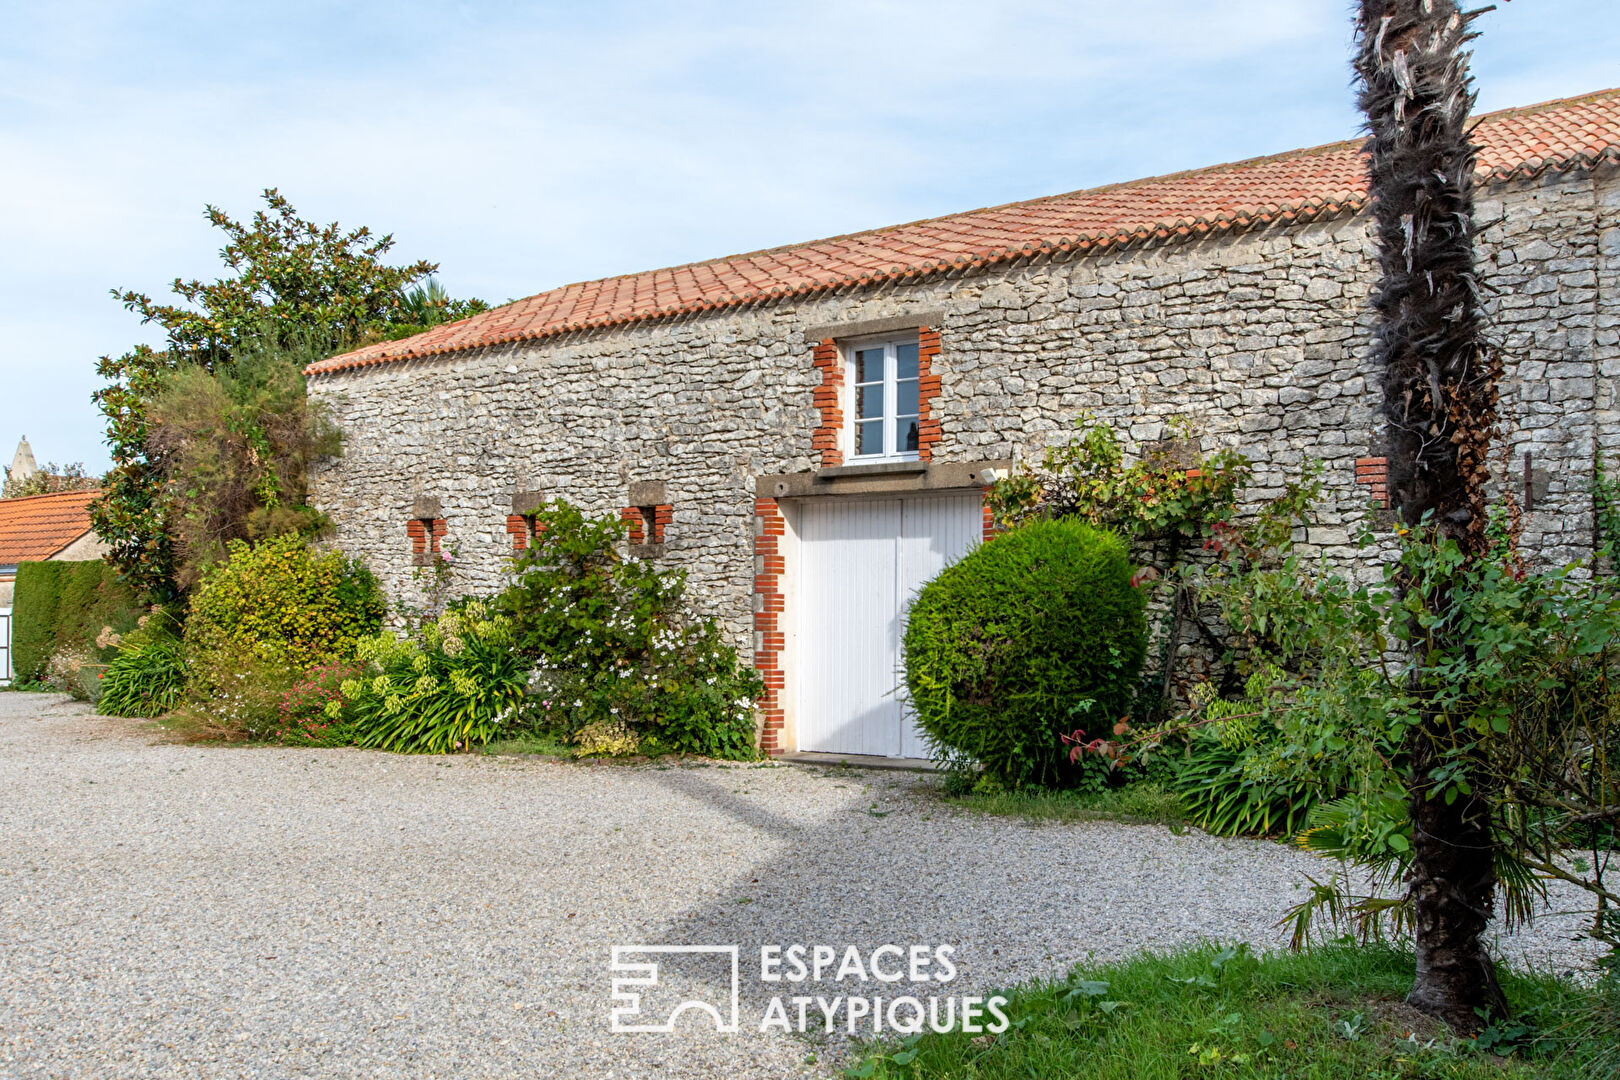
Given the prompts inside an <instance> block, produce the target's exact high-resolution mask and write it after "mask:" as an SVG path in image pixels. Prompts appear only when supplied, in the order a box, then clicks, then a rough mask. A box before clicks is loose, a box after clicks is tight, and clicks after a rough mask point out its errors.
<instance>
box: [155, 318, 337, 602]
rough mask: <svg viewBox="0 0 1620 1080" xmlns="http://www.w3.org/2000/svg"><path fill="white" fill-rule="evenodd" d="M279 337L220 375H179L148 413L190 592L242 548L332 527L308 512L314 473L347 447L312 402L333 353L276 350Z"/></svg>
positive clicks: (219, 367)
mask: <svg viewBox="0 0 1620 1080" xmlns="http://www.w3.org/2000/svg"><path fill="white" fill-rule="evenodd" d="M275 337H276V330H275V329H274V328H272V327H266V328H265V329H264V331H263V333H262V334H260V335H259V336H257V337H254V338H248V339H246V340H244V341H242V342H241V343H240V344H238V345H237V347H236V348H235V349H233V350H232V352H231V356H230V358H229V359H228V360H221V361H219V362H217V363H215V364H214V365H213V366H212V368H211V369H210V368H205V367H202V366H201V365H197V364H191V365H186V366H183V367H181V368H179V369H177V370H175V371H174V372H172V373H170V374H169V375H168V376H166V378H165V379H164V380H163V383H162V386H161V388H160V389H159V390H158V391H157V392H156V393H155V395H154V396H153V398H152V400H151V401H150V403H149V404H148V406H147V417H148V425H149V426H148V434H147V447H148V450H149V451H150V452H151V453H153V454H155V455H157V457H158V459H159V460H161V462H162V465H163V470H162V485H161V491H160V494H159V496H158V497H159V499H160V502H161V507H162V511H163V515H164V520H165V521H166V523H167V528H168V543H169V545H170V547H171V548H172V552H173V558H174V577H175V582H176V584H177V585H179V586H180V588H181V589H183V590H188V591H189V590H191V589H192V588H194V587H195V586H196V585H197V584H198V582H199V581H200V580H201V579H202V575H203V573H204V572H205V571H206V570H207V569H208V567H209V566H211V565H213V564H214V563H217V562H219V561H221V560H222V559H224V558H225V557H226V554H227V545H228V544H229V543H230V542H231V541H232V540H246V541H250V542H255V541H259V540H263V539H266V538H269V537H273V536H278V535H281V534H283V533H297V534H299V535H301V536H304V537H306V538H313V537H315V536H316V535H318V534H320V533H321V532H323V531H324V530H325V529H326V528H327V526H328V521H327V519H326V517H325V515H324V514H322V513H320V512H318V511H316V510H314V509H313V508H311V507H310V506H308V505H307V498H308V473H309V470H310V468H311V466H312V465H313V464H314V463H315V461H317V460H318V459H320V458H323V457H330V456H334V455H336V454H337V453H338V451H339V449H340V447H341V440H340V438H339V434H338V431H337V428H336V427H335V426H333V425H332V423H331V422H330V421H329V420H328V419H327V417H326V414H325V413H324V411H322V410H321V409H319V408H317V407H316V405H315V404H314V403H311V402H309V401H308V399H307V398H306V396H305V393H304V373H303V369H304V366H305V365H306V364H309V363H311V362H313V361H315V360H319V359H322V358H323V357H325V356H326V355H327V354H328V350H327V348H326V347H324V345H323V344H322V343H320V342H298V343H288V344H282V345H276V346H271V345H268V344H266V342H270V341H273V340H274V339H275Z"/></svg>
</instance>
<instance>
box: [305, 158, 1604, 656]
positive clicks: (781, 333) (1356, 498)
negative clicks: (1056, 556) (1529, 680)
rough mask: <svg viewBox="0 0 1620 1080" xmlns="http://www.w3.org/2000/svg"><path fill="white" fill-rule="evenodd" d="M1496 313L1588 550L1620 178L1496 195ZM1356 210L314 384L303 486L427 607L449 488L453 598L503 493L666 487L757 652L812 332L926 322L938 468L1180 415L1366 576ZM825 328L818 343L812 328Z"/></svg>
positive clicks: (1367, 253)
mask: <svg viewBox="0 0 1620 1080" xmlns="http://www.w3.org/2000/svg"><path fill="white" fill-rule="evenodd" d="M1481 219H1482V221H1487V222H1489V226H1488V228H1486V230H1485V231H1484V233H1483V235H1482V242H1483V250H1484V254H1485V261H1484V265H1483V266H1482V270H1483V273H1484V276H1485V279H1486V283H1487V285H1488V286H1489V287H1490V288H1491V289H1492V291H1491V293H1490V294H1489V296H1488V302H1487V308H1488V310H1489V312H1490V314H1491V316H1492V318H1493V319H1494V321H1495V325H1496V327H1497V329H1498V334H1499V336H1500V339H1501V342H1502V345H1503V347H1504V348H1505V350H1506V355H1507V357H1508V360H1509V381H1508V387H1507V390H1508V399H1509V403H1510V406H1511V410H1512V412H1513V415H1514V417H1515V420H1516V424H1517V426H1516V427H1515V428H1514V430H1513V431H1512V432H1511V435H1510V438H1511V444H1510V446H1511V451H1512V454H1513V456H1512V458H1511V460H1510V461H1509V463H1508V465H1509V470H1508V471H1509V472H1510V473H1511V474H1512V475H1511V476H1510V478H1509V482H1511V483H1514V484H1515V485H1516V487H1515V490H1516V491H1517V490H1521V489H1522V482H1523V477H1522V475H1521V474H1522V458H1523V454H1524V452H1526V451H1528V452H1529V453H1530V454H1531V461H1532V468H1533V469H1534V470H1536V478H1537V480H1538V483H1539V488H1540V489H1541V490H1538V493H1537V497H1536V502H1535V510H1534V512H1533V513H1532V514H1531V515H1530V517H1529V525H1528V530H1527V535H1526V540H1527V542H1528V544H1529V546H1530V547H1531V548H1532V549H1534V550H1535V551H1537V552H1538V553H1539V556H1540V557H1541V558H1543V559H1546V560H1548V561H1563V560H1566V559H1569V558H1573V557H1576V556H1578V555H1579V554H1580V553H1581V551H1582V550H1583V549H1586V550H1589V545H1590V542H1591V534H1592V520H1591V511H1590V497H1589V494H1588V492H1587V486H1588V484H1589V478H1590V475H1591V468H1590V464H1591V461H1592V456H1593V452H1594V449H1595V448H1596V447H1597V446H1598V445H1599V444H1601V445H1602V446H1604V447H1605V448H1607V449H1608V450H1609V451H1610V452H1611V453H1617V452H1620V427H1617V424H1616V410H1617V408H1620V406H1617V403H1616V401H1615V393H1614V389H1615V380H1616V378H1617V377H1620V341H1617V338H1620V306H1617V302H1616V287H1617V285H1620V192H1617V187H1616V182H1615V179H1614V174H1613V173H1612V171H1611V172H1610V173H1608V174H1606V175H1601V176H1598V177H1593V176H1592V175H1589V174H1572V175H1568V176H1562V177H1557V176H1555V177H1552V178H1548V179H1543V180H1541V181H1537V182H1532V183H1522V184H1516V185H1511V186H1498V187H1494V188H1491V189H1489V190H1488V191H1487V192H1485V193H1484V197H1483V199H1482V200H1481ZM1366 226H1367V223H1366V219H1365V218H1342V219H1338V220H1335V221H1329V222H1325V223H1319V224H1313V225H1308V226H1302V227H1293V228H1282V229H1272V230H1267V231H1260V232H1251V233H1247V234H1243V235H1236V236H1226V237H1222V238H1217V239H1211V240H1205V241H1200V242H1197V243H1191V244H1181V245H1172V246H1163V247H1157V248H1147V249H1138V250H1133V251H1126V252H1121V253H1116V254H1114V255H1110V256H1107V257H1084V258H1074V259H1069V260H1067V261H1040V262H1035V263H1029V264H1023V265H1014V266H1011V267H1006V268H1000V269H996V270H993V271H989V272H976V273H972V274H964V275H960V276H955V275H953V276H947V277H942V278H938V279H933V280H930V281H927V282H924V283H921V284H912V285H906V286H886V287H882V288H874V289H851V290H848V291H845V292H842V293H839V294H835V295H830V296H822V297H819V298H815V299H810V300H794V301H788V302H781V303H777V304H774V305H764V306H758V307H751V308H745V309H737V310H731V311H719V312H712V313H708V314H705V315H703V316H699V317H692V318H684V319H675V320H663V321H657V322H650V323H644V324H637V325H631V326H628V327H624V328H620V329H615V330H610V331H600V332H594V333H588V334H581V335H576V336H572V337H564V338H553V339H549V340H546V341H543V342H539V343H535V344H526V345H513V346H505V347H498V348H490V349H484V350H480V351H475V352H469V353H464V354H459V355H455V356H452V357H447V358H442V359H434V360H426V361H410V362H406V363H403V364H394V365H384V366H380V367H373V368H364V369H360V370H357V371H352V372H342V373H338V374H334V375H328V376H322V377H318V378H316V379H313V380H312V382H311V390H312V393H314V394H316V395H317V396H318V397H320V398H321V399H323V400H325V401H326V402H328V403H329V405H330V407H331V409H332V412H333V415H334V418H335V419H336V420H337V421H338V423H339V424H340V425H341V426H342V428H343V430H344V432H345V435H346V448H345V453H344V455H343V457H342V458H341V459H340V460H338V461H336V462H334V463H333V464H332V465H331V466H330V467H328V468H326V469H324V470H323V471H322V472H321V473H320V474H319V476H318V477H317V479H316V483H315V493H314V495H315V500H316V502H317V503H318V504H319V505H321V506H322V507H323V508H325V509H326V510H327V511H328V512H329V513H330V514H331V515H332V517H333V519H334V520H335V521H336V522H337V526H338V533H337V543H338V544H339V545H340V546H341V547H343V548H344V549H345V550H347V551H350V552H352V553H354V554H357V555H361V556H363V557H364V558H365V559H366V560H367V562H368V563H370V565H371V566H372V567H373V568H374V569H375V570H376V571H377V572H378V573H379V574H381V575H382V577H383V579H384V581H385V582H386V584H387V585H388V587H389V588H390V590H391V591H392V592H393V593H394V595H396V596H398V597H401V598H402V599H404V600H405V602H407V603H420V602H421V600H422V595H423V594H422V592H421V589H420V585H421V583H420V582H418V581H416V580H414V578H415V575H416V574H417V573H419V571H418V570H417V569H416V568H415V567H414V566H413V565H412V556H411V547H410V543H409V541H408V540H407V538H406V534H405V526H406V522H407V520H408V519H409V518H410V517H411V513H412V506H413V503H414V500H415V499H416V498H418V497H436V498H437V499H438V500H439V505H440V506H441V507H442V515H443V517H444V519H445V520H446V523H447V526H448V536H447V537H446V539H445V542H444V546H445V548H446V550H448V551H449V552H450V553H451V555H452V558H453V560H454V562H453V568H452V570H451V574H452V583H451V588H452V590H453V591H457V592H460V591H492V590H494V589H496V588H497V587H498V586H499V584H500V582H501V575H502V572H503V567H504V564H505V560H506V559H507V558H508V557H509V555H510V553H511V543H510V537H509V536H508V535H507V532H506V515H507V514H508V513H509V510H510V500H511V495H512V493H513V492H514V491H526V490H535V489H538V490H540V491H542V492H543V493H544V494H545V495H546V496H548V497H552V496H560V497H564V498H568V499H570V500H572V501H574V502H576V503H578V504H580V505H582V506H584V507H585V508H587V509H589V510H593V511H601V512H613V511H616V510H618V509H619V508H621V507H624V506H627V505H629V502H628V494H627V492H628V486H629V485H630V484H631V483H634V482H637V481H646V480H656V481H664V482H665V484H666V491H667V501H668V502H669V503H670V504H671V505H672V506H673V508H674V514H673V521H672V523H671V524H670V526H669V528H668V532H667V536H666V543H665V545H664V554H663V556H662V558H663V559H665V560H666V561H667V562H668V563H669V564H670V565H674V566H681V567H685V568H686V569H687V571H688V572H689V575H690V581H691V593H692V595H693V596H694V597H695V598H696V599H697V601H698V602H699V604H700V606H701V607H702V608H704V609H705V610H706V611H707V612H709V613H711V614H714V615H716V616H719V617H721V618H722V619H724V620H725V621H726V623H727V625H728V627H729V628H730V629H731V630H732V632H733V633H734V634H735V637H736V640H737V641H738V643H739V644H746V643H747V642H748V640H749V628H750V625H751V617H752V606H751V599H750V594H751V592H752V586H753V572H754V565H753V554H752V541H753V514H754V504H753V497H754V488H753V481H754V477H756V476H758V475H761V474H777V473H791V472H799V471H804V470H809V469H812V468H814V467H816V466H817V465H819V461H818V460H817V459H816V458H815V457H814V456H813V454H812V449H811V437H812V433H813V432H814V430H815V428H816V426H817V424H818V423H819V422H820V414H819V412H818V411H817V410H816V409H815V408H814V407H813V405H812V393H813V391H814V389H815V387H816V386H818V385H819V384H820V376H819V374H818V373H817V372H816V370H815V368H814V367H813V366H812V348H813V345H814V341H813V340H808V339H807V336H806V333H807V331H811V330H814V329H815V328H824V327H826V326H829V325H834V324H847V323H856V322H862V321H868V320H873V319H882V318H889V317H899V316H907V315H912V314H915V315H916V316H917V318H918V320H919V321H920V322H926V323H927V324H928V325H930V326H933V327H934V328H936V329H938V330H939V331H940V335H941V351H940V354H939V356H938V358H937V359H936V360H935V361H934V371H935V373H937V374H938V375H940V377H941V390H940V394H939V396H938V398H937V399H935V401H934V405H933V409H934V416H935V417H936V418H938V419H939V420H940V421H941V424H942V431H943V435H942V438H941V441H940V442H939V443H938V445H937V446H936V447H935V450H934V460H936V461H973V460H983V459H997V458H1007V457H1018V458H1025V459H1029V458H1034V457H1038V456H1039V454H1040V452H1041V450H1042V448H1043V447H1045V446H1046V445H1048V444H1050V443H1054V442H1060V441H1062V440H1064V439H1066V438H1067V437H1068V433H1069V431H1070V430H1071V429H1072V425H1073V422H1074V419H1075V417H1076V416H1078V415H1079V414H1081V413H1083V412H1091V413H1094V414H1095V415H1096V416H1097V417H1098V418H1099V419H1101V420H1104V421H1106V422H1108V423H1110V424H1112V425H1114V426H1115V427H1116V428H1117V429H1118V430H1120V431H1121V432H1123V433H1125V434H1127V436H1128V439H1129V441H1130V443H1131V445H1133V446H1134V445H1138V444H1140V443H1141V442H1142V441H1145V440H1151V439H1156V438H1159V437H1160V436H1161V435H1162V434H1164V433H1165V424H1166V421H1168V420H1169V419H1171V418H1172V417H1175V416H1178V415H1179V416H1184V417H1187V418H1189V419H1190V420H1191V421H1192V422H1193V424H1194V428H1195V431H1196V432H1197V433H1198V435H1199V436H1200V438H1201V440H1202V442H1203V446H1204V449H1206V450H1211V449H1214V448H1216V447H1217V446H1233V447H1236V448H1237V449H1239V450H1241V451H1242V452H1243V453H1245V454H1247V455H1249V456H1250V457H1251V458H1252V459H1254V461H1255V462H1256V467H1257V475H1256V481H1257V482H1256V483H1255V484H1254V486H1253V487H1251V489H1250V491H1249V493H1248V497H1249V499H1250V500H1252V501H1258V500H1262V499H1266V498H1269V497H1271V496H1273V495H1275V494H1277V493H1278V492H1279V491H1280V489H1281V485H1282V484H1283V483H1284V482H1285V481H1286V480H1287V479H1288V478H1289V477H1290V476H1293V475H1296V474H1297V473H1298V471H1299V468H1300V465H1301V462H1302V460H1303V459H1304V458H1305V457H1306V456H1307V455H1309V456H1313V457H1317V458H1321V459H1323V460H1324V462H1325V463H1326V475H1325V481H1326V483H1327V491H1328V497H1327V501H1326V505H1325V506H1324V508H1323V513H1322V518H1321V521H1320V523H1319V525H1318V526H1317V527H1315V528H1313V529H1312V530H1311V531H1310V535H1309V537H1308V541H1309V542H1310V543H1311V544H1312V545H1315V546H1317V547H1319V548H1320V549H1321V550H1323V551H1324V552H1325V553H1327V554H1328V555H1329V556H1330V557H1331V558H1333V559H1335V560H1336V561H1339V562H1341V563H1356V562H1357V561H1358V560H1359V565H1361V566H1362V567H1364V568H1367V569H1369V570H1370V569H1371V568H1372V566H1373V562H1372V561H1371V560H1372V558H1374V557H1375V556H1371V555H1369V553H1367V552H1358V551H1357V549H1356V548H1355V547H1354V546H1353V543H1352V540H1353V536H1354V533H1355V532H1356V530H1357V527H1358V523H1359V522H1360V521H1361V520H1362V518H1363V515H1364V513H1365V507H1366V503H1367V500H1368V497H1369V495H1370V489H1369V488H1367V487H1366V486H1363V485H1358V484H1357V483H1356V470H1355V462H1356V459H1357V458H1361V457H1367V456H1370V455H1375V454H1377V453H1378V451H1377V449H1376V442H1375V429H1376V427H1377V426H1378V422H1377V420H1376V418H1375V415H1374V410H1375V407H1376V398H1377V394H1376V388H1375V387H1374V386H1373V385H1371V380H1370V379H1369V374H1368V372H1367V371H1366V370H1365V368H1366V341H1367V338H1368V331H1369V316H1368V312H1367V307H1366V297H1367V294H1368V291H1369V288H1370V285H1371V283H1372V281H1373V277H1374V270H1373V264H1372V260H1371V247H1370V242H1369V239H1368V236H1367V231H1366ZM817 332H818V333H819V331H817Z"/></svg>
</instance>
